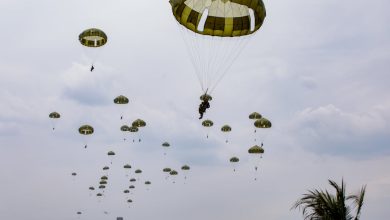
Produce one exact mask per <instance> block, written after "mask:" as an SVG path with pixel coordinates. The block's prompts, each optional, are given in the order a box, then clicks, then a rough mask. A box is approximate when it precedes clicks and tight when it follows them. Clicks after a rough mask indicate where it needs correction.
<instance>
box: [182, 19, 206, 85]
mask: <svg viewBox="0 0 390 220" xmlns="http://www.w3.org/2000/svg"><path fill="white" fill-rule="evenodd" d="M178 25H179V26H180V27H179V30H180V34H181V36H182V38H183V40H184V43H185V44H186V49H187V53H188V54H189V56H190V60H191V63H192V65H193V66H194V68H195V74H196V76H197V78H198V81H199V84H200V86H201V87H202V90H204V88H203V85H202V80H201V77H200V74H199V72H200V70H199V67H198V65H197V63H196V57H195V54H196V53H195V47H194V44H193V41H191V40H190V39H188V38H189V37H188V35H190V33H185V32H188V30H186V29H185V28H184V27H181V25H180V24H179V23H178ZM190 37H191V36H190ZM190 42H192V43H190Z"/></svg>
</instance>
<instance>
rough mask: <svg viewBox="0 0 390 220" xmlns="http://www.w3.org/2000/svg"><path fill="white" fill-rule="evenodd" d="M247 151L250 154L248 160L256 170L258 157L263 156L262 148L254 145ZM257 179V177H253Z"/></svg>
mask: <svg viewBox="0 0 390 220" xmlns="http://www.w3.org/2000/svg"><path fill="white" fill-rule="evenodd" d="M248 153H249V155H250V156H251V158H250V160H251V162H252V163H253V164H254V167H255V171H257V169H258V167H259V163H260V159H261V158H262V157H263V154H264V149H263V148H262V147H260V146H258V145H255V146H253V147H251V148H249V149H248ZM255 180H257V178H255Z"/></svg>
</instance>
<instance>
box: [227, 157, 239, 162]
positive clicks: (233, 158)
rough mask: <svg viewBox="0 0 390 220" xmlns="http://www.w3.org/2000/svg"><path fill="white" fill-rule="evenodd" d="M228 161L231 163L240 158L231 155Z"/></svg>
mask: <svg viewBox="0 0 390 220" xmlns="http://www.w3.org/2000/svg"><path fill="white" fill-rule="evenodd" d="M229 161H230V162H231V163H237V162H239V161H240V159H239V158H238V157H232V158H230V160H229Z"/></svg>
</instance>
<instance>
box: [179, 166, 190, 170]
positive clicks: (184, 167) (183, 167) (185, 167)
mask: <svg viewBox="0 0 390 220" xmlns="http://www.w3.org/2000/svg"><path fill="white" fill-rule="evenodd" d="M181 169H182V170H190V166H188V165H184V166H182V167H181Z"/></svg>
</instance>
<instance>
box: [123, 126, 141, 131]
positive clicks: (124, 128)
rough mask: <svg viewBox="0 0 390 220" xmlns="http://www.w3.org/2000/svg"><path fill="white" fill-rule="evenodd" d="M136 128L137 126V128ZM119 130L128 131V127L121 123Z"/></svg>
mask: <svg viewBox="0 0 390 220" xmlns="http://www.w3.org/2000/svg"><path fill="white" fill-rule="evenodd" d="M137 129H138V128H137ZM121 131H130V127H129V126H127V125H122V126H121Z"/></svg>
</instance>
